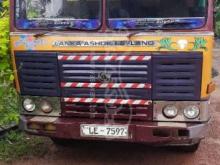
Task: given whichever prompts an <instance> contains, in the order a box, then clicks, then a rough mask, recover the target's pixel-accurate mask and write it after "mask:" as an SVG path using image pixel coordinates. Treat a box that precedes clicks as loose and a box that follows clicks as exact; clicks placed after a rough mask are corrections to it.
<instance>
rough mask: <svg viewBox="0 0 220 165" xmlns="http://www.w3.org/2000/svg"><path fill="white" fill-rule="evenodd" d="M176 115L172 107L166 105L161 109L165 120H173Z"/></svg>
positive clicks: (176, 111) (175, 108)
mask: <svg viewBox="0 0 220 165" xmlns="http://www.w3.org/2000/svg"><path fill="white" fill-rule="evenodd" d="M177 114H178V109H177V107H176V106H174V105H168V106H166V107H165V108H164V109H163V115H164V116H165V117H166V118H169V119H172V118H175V117H176V116H177Z"/></svg>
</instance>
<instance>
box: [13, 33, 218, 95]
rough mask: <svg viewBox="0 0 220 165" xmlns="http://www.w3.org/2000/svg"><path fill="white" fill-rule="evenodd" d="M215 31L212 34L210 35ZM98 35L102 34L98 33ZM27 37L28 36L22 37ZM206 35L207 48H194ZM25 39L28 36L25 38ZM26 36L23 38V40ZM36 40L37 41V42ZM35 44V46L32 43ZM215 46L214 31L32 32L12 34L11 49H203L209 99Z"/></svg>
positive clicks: (203, 91) (203, 90)
mask: <svg viewBox="0 0 220 165" xmlns="http://www.w3.org/2000/svg"><path fill="white" fill-rule="evenodd" d="M210 34H211V35H210ZM97 35H98V34H97ZM21 36H25V37H23V38H22V37H21ZM198 37H200V38H202V39H204V40H205V41H206V44H205V45H206V49H204V48H203V47H201V48H200V47H199V48H197V49H193V47H194V44H195V39H196V38H198ZM24 38H25V39H24ZM164 38H170V39H171V41H172V44H171V47H172V48H173V50H171V49H167V48H162V49H159V47H160V46H161V45H160V41H161V40H163V39H164ZM22 39H23V40H22ZM55 41H84V42H86V41H87V42H90V41H96V42H98V41H155V45H153V46H152V45H148V46H143V45H142V46H85V45H84V46H54V42H55ZM180 41H184V42H185V41H187V46H186V47H182V48H181V47H180V45H179V44H178V43H180ZM33 43H34V44H33ZM31 44H32V45H31ZM213 45H214V37H213V35H212V33H204V34H201V35H199V34H198V33H197V34H196V35H195V34H193V33H192V34H190V33H187V35H184V33H183V34H179V33H176V35H175V33H172V35H171V34H169V35H164V34H163V35H158V34H157V33H155V34H153V33H151V35H149V34H148V35H138V36H134V37H132V38H130V39H129V38H128V37H126V36H123V35H118V36H117V35H116V34H114V35H112V36H111V34H108V35H107V34H106V36H103V35H100V36H95V35H89V34H88V36H86V35H84V36H83V35H81V36H80V35H79V36H76V35H75V34H74V35H71V34H69V35H65V36H64V35H60V34H59V35H55V34H54V35H52V34H51V35H46V36H43V37H39V38H35V37H33V35H31V34H28V35H25V34H11V48H12V52H14V51H27V50H29V49H32V50H33V51H58V52H88V51H89V52H134V51H135V52H137V51H139V52H141V51H143V52H146V51H149V52H160V51H186V52H189V51H199V52H203V69H202V84H201V86H202V87H201V98H206V97H207V96H209V94H208V93H207V87H208V85H209V84H210V83H211V81H212V77H211V76H212V50H213ZM12 59H13V67H14V69H15V70H16V64H15V62H14V60H15V59H14V55H13V58H12ZM15 78H16V84H17V85H16V86H17V90H18V91H19V90H20V88H19V83H18V79H17V72H15ZM198 85H200V84H198Z"/></svg>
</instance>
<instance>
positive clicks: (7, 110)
mask: <svg viewBox="0 0 220 165" xmlns="http://www.w3.org/2000/svg"><path fill="white" fill-rule="evenodd" d="M2 7H3V10H2V12H1V13H0V125H2V124H8V123H10V122H17V121H18V113H17V109H18V108H17V107H18V106H17V100H18V99H17V95H16V92H15V89H14V88H13V80H14V77H13V71H12V69H11V65H10V53H9V1H8V0H3V6H2Z"/></svg>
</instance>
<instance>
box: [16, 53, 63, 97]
mask: <svg viewBox="0 0 220 165" xmlns="http://www.w3.org/2000/svg"><path fill="white" fill-rule="evenodd" d="M15 57H16V65H17V69H18V75H19V83H20V88H21V94H22V95H35V96H59V94H60V87H59V79H58V65H57V55H56V53H33V52H22V53H19V52H17V53H16V54H15Z"/></svg>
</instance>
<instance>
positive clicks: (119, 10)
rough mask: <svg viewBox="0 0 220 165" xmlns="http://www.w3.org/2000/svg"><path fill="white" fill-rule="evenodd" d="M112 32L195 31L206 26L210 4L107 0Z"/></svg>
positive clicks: (190, 0) (199, 0)
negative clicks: (131, 30)
mask: <svg viewBox="0 0 220 165" xmlns="http://www.w3.org/2000/svg"><path fill="white" fill-rule="evenodd" d="M107 1H108V24H109V26H110V28H112V29H147V28H149V29H160V28H165V29H169V28H172V29H192V28H199V27H201V26H203V25H204V23H205V21H206V19H205V17H206V10H207V0H107Z"/></svg>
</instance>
